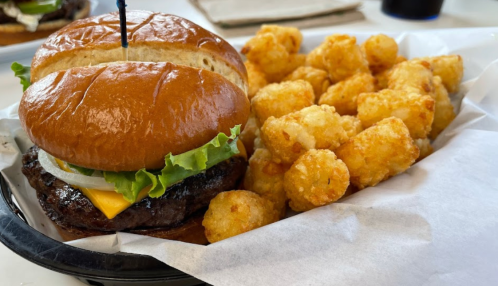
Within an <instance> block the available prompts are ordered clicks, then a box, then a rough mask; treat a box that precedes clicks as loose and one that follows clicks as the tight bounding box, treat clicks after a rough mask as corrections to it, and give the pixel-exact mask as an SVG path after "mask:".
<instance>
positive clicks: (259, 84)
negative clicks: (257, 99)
mask: <svg viewBox="0 0 498 286" xmlns="http://www.w3.org/2000/svg"><path fill="white" fill-rule="evenodd" d="M244 65H245V66H246V70H247V81H248V84H249V90H248V91H247V96H248V97H249V100H251V98H253V97H254V96H255V95H256V93H257V92H258V91H259V90H260V89H261V88H263V87H265V86H266V85H268V81H267V80H266V78H265V74H264V73H263V72H262V71H260V70H259V68H258V67H257V66H255V65H254V64H253V63H251V62H249V61H246V62H244Z"/></svg>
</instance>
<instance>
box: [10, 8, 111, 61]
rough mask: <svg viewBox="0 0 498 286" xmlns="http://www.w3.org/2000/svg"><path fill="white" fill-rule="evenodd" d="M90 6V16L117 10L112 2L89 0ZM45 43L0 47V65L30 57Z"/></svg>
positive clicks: (36, 42)
mask: <svg viewBox="0 0 498 286" xmlns="http://www.w3.org/2000/svg"><path fill="white" fill-rule="evenodd" d="M89 1H90V4H91V9H92V10H91V12H90V15H91V16H94V15H100V14H104V13H109V12H112V11H115V10H117V8H116V3H115V2H114V1H106V0H101V1H100V2H99V1H97V0H89ZM44 41H45V39H39V40H35V41H30V42H26V43H21V44H16V45H9V46H5V47H2V46H0V63H4V62H13V61H16V60H18V59H23V58H28V57H32V56H33V55H34V54H35V52H36V50H37V49H38V47H39V46H40V45H41V44H42V43H43V42H44Z"/></svg>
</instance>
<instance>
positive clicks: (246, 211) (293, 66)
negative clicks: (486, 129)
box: [203, 25, 463, 242]
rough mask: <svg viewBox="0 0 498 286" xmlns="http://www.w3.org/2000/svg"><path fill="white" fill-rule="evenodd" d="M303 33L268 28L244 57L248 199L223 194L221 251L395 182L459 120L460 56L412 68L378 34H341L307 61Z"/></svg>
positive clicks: (209, 228)
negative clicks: (240, 237) (256, 232)
mask: <svg viewBox="0 0 498 286" xmlns="http://www.w3.org/2000/svg"><path fill="white" fill-rule="evenodd" d="M302 39H303V37H302V34H301V32H300V31H299V30H298V29H296V28H289V27H281V26H276V25H264V26H262V28H261V29H260V30H259V31H258V32H257V33H256V36H255V37H253V38H251V39H250V40H249V41H248V42H247V43H246V44H245V45H244V47H243V48H242V50H241V53H242V54H244V55H245V57H246V59H247V61H246V62H245V65H246V68H247V72H248V76H249V92H248V96H249V99H250V101H251V111H252V114H251V117H250V118H249V121H248V122H247V124H246V126H245V129H244V130H243V132H242V133H241V135H240V140H241V141H242V142H243V143H244V146H245V148H246V150H247V153H248V156H250V157H249V167H248V170H247V173H246V175H245V178H244V184H243V189H245V190H247V191H241V190H239V191H231V192H226V193H221V194H219V195H218V196H217V197H216V198H215V199H213V201H212V202H211V205H210V208H209V210H208V212H207V213H206V215H205V218H204V221H203V225H204V226H205V228H206V235H207V237H208V240H209V241H210V242H216V241H219V240H222V239H225V238H228V237H231V236H234V235H237V234H241V233H243V232H246V231H249V230H252V229H255V228H258V227H261V226H263V225H266V224H269V223H272V222H275V221H277V220H279V219H282V218H284V217H285V215H286V211H287V206H289V207H290V209H292V210H294V211H297V212H302V211H307V210H311V209H313V208H316V207H320V206H324V205H327V204H330V203H333V202H335V201H337V200H338V199H340V198H341V197H343V196H345V195H347V194H351V193H354V192H357V191H359V190H362V189H364V188H367V187H369V186H375V185H377V184H378V183H380V182H382V181H384V180H387V179H388V178H390V177H393V176H395V175H397V174H399V173H402V172H404V171H405V170H407V169H408V168H409V167H410V166H411V165H412V164H414V163H415V162H417V161H419V160H421V159H423V158H424V157H426V156H428V155H430V154H431V152H432V151H433V149H432V147H431V140H434V139H435V138H436V137H437V136H438V135H439V134H440V133H441V132H442V131H443V130H444V129H445V128H446V127H447V126H448V125H449V124H450V122H451V121H452V120H453V119H454V117H455V111H454V110H453V106H452V105H451V103H450V98H449V93H455V92H457V90H458V87H459V84H460V81H461V79H462V76H463V62H462V58H461V57H460V56H459V55H445V56H436V57H424V58H414V59H410V60H408V59H406V58H405V57H403V56H402V55H400V54H398V45H397V44H396V42H395V40H394V39H392V38H390V37H388V36H386V35H383V34H378V35H374V36H371V37H370V38H368V39H367V40H366V41H365V42H363V43H362V44H361V45H360V44H358V43H357V42H356V38H355V37H353V36H348V35H344V34H333V35H331V36H328V37H326V38H325V40H324V41H323V43H321V44H320V45H319V46H318V47H316V48H315V49H313V50H312V51H311V52H310V53H308V54H307V55H306V54H300V53H299V50H300V46H301V42H302Z"/></svg>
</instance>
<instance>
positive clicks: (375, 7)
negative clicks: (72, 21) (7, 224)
mask: <svg viewBox="0 0 498 286" xmlns="http://www.w3.org/2000/svg"><path fill="white" fill-rule="evenodd" d="M241 1H243V0H241ZM114 3H115V0H100V4H99V5H103V6H104V9H113V7H114V6H113V5H114ZM127 4H128V9H141V10H153V11H161V12H166V13H171V14H176V15H179V16H182V17H185V18H187V19H189V20H191V21H193V22H195V23H197V24H199V25H201V26H203V27H205V28H207V29H209V30H211V31H213V32H216V27H215V26H213V25H212V24H211V23H210V22H209V21H208V20H207V19H206V18H205V17H204V16H203V14H202V13H201V12H200V11H199V10H197V9H196V8H195V7H193V6H192V5H191V4H190V3H189V2H188V1H187V0H163V1H153V0H148V1H143V0H141V1H138V0H128V1H127ZM380 5H381V1H378V0H370V1H365V2H364V4H363V6H362V8H361V10H362V11H363V13H364V14H365V17H366V19H365V20H363V21H358V22H352V23H346V24H342V25H336V26H333V27H319V28H312V29H307V30H303V32H306V31H319V30H333V31H341V32H348V31H371V32H372V33H375V32H381V31H385V32H388V31H392V32H401V31H409V30H422V29H442V28H456V27H487V26H498V18H497V17H496V15H498V1H496V0H473V1H469V0H446V1H445V3H444V4H443V10H442V14H441V15H440V16H439V17H438V18H437V19H435V20H431V21H408V20H400V19H395V18H392V17H389V16H386V15H384V14H383V13H382V12H381V11H380ZM228 40H230V39H228ZM16 60H18V61H19V62H21V63H23V64H29V62H30V61H31V58H24V59H16ZM0 87H1V88H0V109H2V108H4V107H6V106H9V105H11V104H13V103H15V102H17V101H19V99H20V98H21V95H22V87H21V85H20V84H19V80H18V79H17V78H14V77H13V75H12V72H11V71H10V64H8V63H3V64H0ZM0 277H1V278H0V285H9V286H10V285H19V286H24V285H26V286H42V285H43V286H44V285H67V286H77V285H84V284H83V283H81V282H79V281H77V280H76V279H74V278H72V277H70V276H66V275H63V274H59V273H56V272H53V271H51V270H47V269H45V268H42V267H39V266H37V265H35V264H33V263H31V262H29V261H27V260H25V259H24V258H21V257H20V256H18V255H16V254H15V253H13V252H12V251H10V250H9V249H8V248H6V247H5V246H4V245H3V244H0Z"/></svg>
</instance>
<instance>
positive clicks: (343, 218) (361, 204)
mask: <svg viewBox="0 0 498 286" xmlns="http://www.w3.org/2000/svg"><path fill="white" fill-rule="evenodd" d="M333 32H335V31H328V32H319V33H314V34H308V35H306V34H305V37H304V43H303V45H304V48H303V49H304V51H305V52H308V51H309V50H311V49H312V48H313V47H315V46H317V45H318V44H319V43H320V42H321V41H322V40H323V38H324V37H325V36H326V35H329V34H332V33H333ZM350 34H354V35H357V38H358V42H359V43H361V42H362V41H363V40H365V39H366V38H367V37H368V36H369V35H368V34H357V33H350ZM391 36H395V37H396V39H397V41H398V43H399V46H400V53H401V54H403V55H404V56H407V57H408V58H413V57H417V56H432V55H440V54H450V53H457V54H460V55H462V57H463V58H464V65H465V79H466V80H467V81H466V83H464V84H463V85H462V88H461V94H460V96H465V97H464V98H463V100H461V105H460V102H458V106H459V107H460V108H459V114H458V116H457V118H456V119H455V120H454V121H453V123H452V124H451V125H450V126H449V127H448V128H447V129H446V130H445V131H444V132H443V133H442V134H441V135H440V136H439V138H438V139H437V140H436V141H435V142H434V147H435V149H436V151H435V152H434V153H433V154H432V155H430V156H429V157H427V158H426V159H424V160H422V161H421V162H419V163H417V164H415V165H414V166H412V167H411V168H410V169H409V170H408V171H406V172H405V173H403V174H401V175H398V176H396V177H394V178H391V179H389V180H388V181H386V182H383V183H381V184H379V185H378V186H376V187H371V188H367V189H365V190H363V191H361V192H358V193H356V194H354V195H352V196H350V197H347V198H345V199H343V200H341V201H340V202H338V203H334V204H332V205H329V206H325V207H321V208H318V209H315V210H312V211H309V212H306V213H302V214H299V215H296V216H293V217H291V218H288V219H285V220H282V221H279V222H277V223H274V224H271V225H268V226H265V227H262V228H260V229H257V230H254V231H251V232H248V233H245V234H242V235H239V236H236V237H233V238H230V239H227V240H224V241H221V242H218V243H215V244H211V245H209V246H199V245H191V244H187V243H182V242H176V241H166V240H161V239H156V238H151V237H143V236H139V235H131V234H125V233H118V234H116V235H109V236H103V237H93V238H89V239H83V240H79V241H75V242H72V243H71V244H72V245H75V246H78V247H82V248H86V249H92V250H96V251H102V252H108V253H113V252H117V251H123V252H131V253H139V254H147V255H151V256H153V257H155V258H157V259H159V260H161V261H164V262H165V263H167V264H169V265H171V266H173V267H175V268H178V269H180V270H182V271H184V272H186V273H189V274H191V275H193V276H195V277H197V278H199V279H201V280H204V281H206V282H208V283H210V284H214V285H384V286H386V285H393V286H394V285H498V61H495V59H498V28H486V29H456V30H440V31H427V32H412V33H404V34H401V35H395V34H391ZM241 43H242V42H241ZM235 44H236V45H237V44H240V43H235ZM453 96H454V99H455V101H459V100H457V99H458V98H461V97H459V96H458V95H453ZM16 114H17V106H12V107H10V108H8V109H5V110H2V111H0V118H1V119H0V139H1V141H2V142H1V143H2V144H1V145H0V170H1V172H2V173H3V174H4V176H6V177H7V179H8V181H9V183H10V185H11V187H12V188H13V189H14V191H15V194H16V199H17V202H18V203H19V205H20V206H21V208H22V210H23V211H24V213H25V214H26V216H27V217H28V221H29V223H30V225H32V226H33V227H34V228H36V229H37V230H39V231H41V232H43V233H46V234H47V235H50V236H52V237H54V238H56V239H57V238H58V236H57V235H56V234H55V233H54V232H53V230H52V228H51V223H50V222H48V219H46V218H45V216H44V215H43V214H42V210H41V209H40V207H39V206H38V204H37V203H36V198H35V196H34V190H32V189H31V187H29V185H28V184H27V182H26V181H25V179H24V178H23V177H22V174H21V172H20V153H19V150H21V151H24V150H26V149H27V148H28V147H29V146H30V142H29V140H28V139H27V138H26V135H25V134H24V132H23V131H22V130H21V129H20V127H19V122H18V120H17V119H15V118H16Z"/></svg>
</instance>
